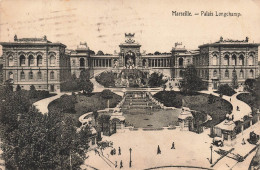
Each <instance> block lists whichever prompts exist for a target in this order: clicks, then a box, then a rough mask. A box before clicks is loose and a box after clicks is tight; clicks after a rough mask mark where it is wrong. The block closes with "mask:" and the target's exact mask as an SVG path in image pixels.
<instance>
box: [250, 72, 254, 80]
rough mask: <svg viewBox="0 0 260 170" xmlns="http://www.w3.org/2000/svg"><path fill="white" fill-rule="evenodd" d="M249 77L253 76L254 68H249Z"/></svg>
mask: <svg viewBox="0 0 260 170" xmlns="http://www.w3.org/2000/svg"><path fill="white" fill-rule="evenodd" d="M249 77H250V78H254V70H250V71H249Z"/></svg>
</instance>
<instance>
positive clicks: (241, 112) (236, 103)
mask: <svg viewBox="0 0 260 170" xmlns="http://www.w3.org/2000/svg"><path fill="white" fill-rule="evenodd" d="M200 93H204V94H212V95H214V96H219V94H218V93H215V92H213V91H200ZM241 93H246V92H238V93H236V94H234V95H232V96H226V95H223V97H222V98H223V99H225V100H226V101H228V102H230V103H231V104H232V106H233V110H232V113H231V114H232V115H234V121H237V120H241V119H243V117H244V116H245V115H247V116H248V115H250V114H251V113H252V109H251V107H250V106H249V105H248V104H246V103H245V102H243V101H241V100H238V99H237V95H239V94H241ZM238 108H239V109H238Z"/></svg>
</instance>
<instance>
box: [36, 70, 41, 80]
mask: <svg viewBox="0 0 260 170" xmlns="http://www.w3.org/2000/svg"><path fill="white" fill-rule="evenodd" d="M37 79H42V72H41V71H38V73H37Z"/></svg>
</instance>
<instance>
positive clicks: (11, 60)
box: [8, 55, 14, 66]
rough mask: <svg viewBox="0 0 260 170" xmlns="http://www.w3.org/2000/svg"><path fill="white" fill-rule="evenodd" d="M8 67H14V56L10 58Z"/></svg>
mask: <svg viewBox="0 0 260 170" xmlns="http://www.w3.org/2000/svg"><path fill="white" fill-rule="evenodd" d="M8 66H14V58H13V56H12V55H10V56H9V57H8Z"/></svg>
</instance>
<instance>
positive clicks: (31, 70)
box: [0, 33, 259, 91]
mask: <svg viewBox="0 0 260 170" xmlns="http://www.w3.org/2000/svg"><path fill="white" fill-rule="evenodd" d="M0 44H1V45H2V46H3V56H2V59H3V79H4V81H6V80H12V81H13V83H14V85H18V84H19V85H20V86H21V87H22V88H23V89H29V86H30V85H35V87H36V89H41V90H50V91H59V89H60V84H61V83H62V82H64V81H66V79H67V78H69V75H72V74H75V75H76V76H77V77H79V75H80V72H81V70H83V69H88V70H89V72H90V74H91V76H92V77H93V76H95V75H98V74H100V73H101V72H103V71H109V70H114V71H120V70H123V69H139V70H143V71H146V72H150V73H151V72H159V73H163V74H164V76H166V77H168V78H169V80H173V81H174V83H173V84H172V85H173V86H177V87H178V86H179V85H180V83H181V80H182V77H183V75H184V71H185V68H186V67H187V66H188V65H190V64H194V65H195V66H196V68H197V69H198V72H197V73H198V75H199V76H200V77H201V78H202V79H203V80H204V81H205V82H207V83H208V85H209V89H212V88H213V89H217V87H218V86H219V84H225V83H228V84H230V83H231V82H232V76H233V75H234V74H236V75H237V77H238V83H239V84H243V82H244V81H245V80H246V79H248V78H256V77H257V76H258V46H259V44H256V43H249V41H248V38H246V40H242V41H238V40H237V41H234V40H223V38H222V37H221V38H220V41H218V42H215V43H209V44H204V45H201V46H199V50H194V51H190V50H187V49H186V48H185V47H183V46H182V44H181V43H175V47H173V48H172V50H171V53H162V54H161V53H155V54H146V53H145V52H142V53H141V52H140V51H141V45H140V44H139V43H137V42H136V41H135V40H134V34H130V33H129V34H125V42H123V43H121V44H119V52H116V51H115V52H114V54H112V55H104V54H102V53H97V54H96V55H95V54H94V53H93V51H92V50H90V48H89V47H88V46H87V43H80V45H79V46H78V47H77V48H76V49H75V50H66V51H65V48H66V46H65V45H63V44H61V43H52V42H50V41H48V40H47V39H46V37H44V38H22V39H18V38H17V37H16V36H15V38H14V42H2V43H0Z"/></svg>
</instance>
